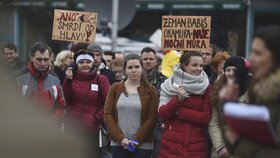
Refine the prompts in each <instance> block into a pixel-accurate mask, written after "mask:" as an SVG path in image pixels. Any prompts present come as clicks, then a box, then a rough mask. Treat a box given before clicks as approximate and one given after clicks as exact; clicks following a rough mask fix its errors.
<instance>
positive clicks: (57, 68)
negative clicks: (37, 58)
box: [54, 50, 74, 84]
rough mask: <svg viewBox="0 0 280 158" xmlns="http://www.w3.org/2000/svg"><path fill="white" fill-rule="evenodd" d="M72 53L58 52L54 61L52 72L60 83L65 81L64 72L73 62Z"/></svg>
mask: <svg viewBox="0 0 280 158" xmlns="http://www.w3.org/2000/svg"><path fill="white" fill-rule="evenodd" d="M73 56H74V53H73V52H71V51H69V50H63V51H61V52H59V53H58V54H57V56H56V58H55V61H54V72H55V73H56V74H57V75H58V77H59V80H60V83H61V84H63V82H64V79H65V70H66V68H68V67H69V66H70V64H71V63H72V62H73Z"/></svg>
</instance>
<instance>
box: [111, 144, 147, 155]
mask: <svg viewBox="0 0 280 158" xmlns="http://www.w3.org/2000/svg"><path fill="white" fill-rule="evenodd" d="M111 150H112V155H113V158H150V157H151V155H152V150H148V149H137V148H136V149H135V152H129V151H128V150H125V149H123V147H121V146H111Z"/></svg>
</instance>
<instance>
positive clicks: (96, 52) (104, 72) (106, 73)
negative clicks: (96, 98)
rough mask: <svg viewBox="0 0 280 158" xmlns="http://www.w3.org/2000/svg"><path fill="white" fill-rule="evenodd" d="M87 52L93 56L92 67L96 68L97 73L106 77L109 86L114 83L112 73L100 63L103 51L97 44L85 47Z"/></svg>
mask: <svg viewBox="0 0 280 158" xmlns="http://www.w3.org/2000/svg"><path fill="white" fill-rule="evenodd" d="M87 50H88V51H89V52H91V53H93V54H94V63H93V65H94V66H95V67H96V68H97V73H98V74H101V75H104V76H106V77H107V78H108V80H109V82H110V84H113V83H114V82H116V79H115V74H114V72H113V71H112V70H110V69H108V68H106V65H105V64H104V63H102V55H103V50H102V48H101V46H100V45H98V44H90V45H88V46H87Z"/></svg>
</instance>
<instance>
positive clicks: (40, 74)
mask: <svg viewBox="0 0 280 158" xmlns="http://www.w3.org/2000/svg"><path fill="white" fill-rule="evenodd" d="M27 68H28V70H29V72H30V73H31V75H32V76H34V77H36V78H37V79H38V78H41V79H44V78H46V77H47V76H48V74H49V73H50V69H49V68H47V69H46V70H45V71H38V70H37V69H36V68H35V67H34V65H33V63H32V62H31V61H30V62H29V64H28V66H27Z"/></svg>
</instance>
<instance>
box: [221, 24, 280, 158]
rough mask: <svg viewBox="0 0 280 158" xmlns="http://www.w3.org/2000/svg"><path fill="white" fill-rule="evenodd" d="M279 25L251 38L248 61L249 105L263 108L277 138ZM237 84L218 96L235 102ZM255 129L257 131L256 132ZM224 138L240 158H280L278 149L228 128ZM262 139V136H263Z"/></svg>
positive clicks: (279, 121)
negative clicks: (250, 81) (251, 71)
mask: <svg viewBox="0 0 280 158" xmlns="http://www.w3.org/2000/svg"><path fill="white" fill-rule="evenodd" d="M279 43H280V26H268V27H265V28H261V29H259V30H258V31H257V32H256V34H255V35H254V38H253V43H252V52H251V57H250V60H251V62H252V69H253V73H254V79H253V81H252V85H251V86H250V88H249V91H248V96H249V104H255V105H260V106H262V105H263V106H266V107H267V108H268V109H269V113H270V122H271V124H272V129H273V130H274V131H275V132H276V135H277V139H278V140H279V139H280V109H279V104H280V102H279V100H280V82H279V81H280V61H279V59H280V53H279V51H280V45H279ZM238 87H239V88H240V87H241V86H238V85H236V84H228V85H227V86H226V87H225V88H224V89H223V90H222V92H221V93H220V97H221V98H223V99H226V100H236V95H237V94H236V91H235V89H236V88H238ZM257 130H258V129H256V132H258V131H257ZM225 135H226V138H227V140H228V141H229V142H230V144H231V146H230V147H231V148H232V149H233V150H234V151H235V153H236V154H238V155H240V156H241V157H246V158H247V157H248V158H249V157H250V158H264V157H265V158H275V157H280V146H279V144H278V146H276V147H273V146H268V145H264V144H261V143H258V142H255V141H253V140H249V139H248V138H246V137H243V136H240V135H239V134H238V133H236V132H235V131H233V130H232V129H231V128H226V130H225ZM264 137H265V136H264Z"/></svg>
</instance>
